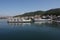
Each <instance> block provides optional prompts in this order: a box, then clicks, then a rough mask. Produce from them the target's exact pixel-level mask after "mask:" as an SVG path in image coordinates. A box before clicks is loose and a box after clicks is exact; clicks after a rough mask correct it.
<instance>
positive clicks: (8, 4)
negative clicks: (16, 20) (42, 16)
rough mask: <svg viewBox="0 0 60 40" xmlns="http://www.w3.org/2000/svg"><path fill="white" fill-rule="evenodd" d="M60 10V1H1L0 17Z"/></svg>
mask: <svg viewBox="0 0 60 40" xmlns="http://www.w3.org/2000/svg"><path fill="white" fill-rule="evenodd" d="M52 8H60V0H0V16H13V15H20V14H22V13H25V12H30V11H37V10H48V9H52Z"/></svg>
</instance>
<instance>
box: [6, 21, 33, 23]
mask: <svg viewBox="0 0 60 40" xmlns="http://www.w3.org/2000/svg"><path fill="white" fill-rule="evenodd" d="M7 22H8V23H33V22H32V21H27V22H26V21H23V22H20V21H19V22H15V21H13V22H12V21H7Z"/></svg>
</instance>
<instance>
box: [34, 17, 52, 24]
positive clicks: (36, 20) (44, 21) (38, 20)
mask: <svg viewBox="0 0 60 40" xmlns="http://www.w3.org/2000/svg"><path fill="white" fill-rule="evenodd" d="M34 20H35V22H42V23H47V22H51V19H42V18H38V19H34Z"/></svg>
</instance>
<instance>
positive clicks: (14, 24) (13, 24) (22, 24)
mask: <svg viewBox="0 0 60 40" xmlns="http://www.w3.org/2000/svg"><path fill="white" fill-rule="evenodd" d="M8 25H11V26H25V25H31V23H8Z"/></svg>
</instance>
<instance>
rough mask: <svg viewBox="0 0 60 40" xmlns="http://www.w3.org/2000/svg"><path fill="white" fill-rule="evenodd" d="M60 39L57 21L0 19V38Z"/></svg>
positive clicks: (24, 39) (22, 39) (25, 39)
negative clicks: (22, 21) (18, 21)
mask: <svg viewBox="0 0 60 40" xmlns="http://www.w3.org/2000/svg"><path fill="white" fill-rule="evenodd" d="M20 39H21V40H60V24H57V23H7V22H6V20H0V40H20Z"/></svg>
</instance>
